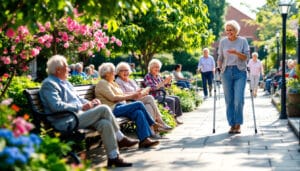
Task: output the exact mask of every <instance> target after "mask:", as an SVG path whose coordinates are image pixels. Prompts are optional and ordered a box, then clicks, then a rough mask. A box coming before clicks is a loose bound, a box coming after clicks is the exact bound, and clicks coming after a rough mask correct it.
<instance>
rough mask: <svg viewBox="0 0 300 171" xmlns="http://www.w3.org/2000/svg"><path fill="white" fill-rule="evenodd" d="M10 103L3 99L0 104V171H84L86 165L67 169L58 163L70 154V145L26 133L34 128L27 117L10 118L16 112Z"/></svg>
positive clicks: (8, 100) (66, 165)
mask: <svg viewBox="0 0 300 171" xmlns="http://www.w3.org/2000/svg"><path fill="white" fill-rule="evenodd" d="M11 103H12V100H11V99H6V100H4V101H2V102H1V104H0V112H1V117H0V124H1V127H2V128H0V170H25V171H38V170H62V171H67V170H70V171H71V170H87V168H88V167H89V162H85V164H84V165H71V166H70V165H68V164H67V161H66V160H65V159H62V158H63V157H64V156H65V155H66V154H67V153H68V152H69V151H71V147H70V145H71V144H70V143H63V142H61V141H60V140H59V139H58V138H51V137H49V136H47V135H46V136H43V137H42V138H40V137H39V136H37V135H36V134H33V133H30V130H32V129H33V127H34V126H33V125H32V124H31V123H29V122H27V121H26V120H25V119H28V117H24V118H22V117H17V118H14V117H13V116H14V115H15V112H17V111H16V109H17V108H16V106H14V104H11Z"/></svg>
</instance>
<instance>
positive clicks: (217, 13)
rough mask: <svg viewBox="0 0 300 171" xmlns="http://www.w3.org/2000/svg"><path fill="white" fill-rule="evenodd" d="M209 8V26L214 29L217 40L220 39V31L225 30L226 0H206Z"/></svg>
mask: <svg viewBox="0 0 300 171" xmlns="http://www.w3.org/2000/svg"><path fill="white" fill-rule="evenodd" d="M204 3H205V4H206V5H207V8H208V12H209V15H208V18H209V20H210V22H209V23H208V28H209V29H211V30H212V32H213V34H214V36H215V40H218V38H219V37H220V33H221V32H222V31H223V25H224V13H225V0H214V1H210V0H204Z"/></svg>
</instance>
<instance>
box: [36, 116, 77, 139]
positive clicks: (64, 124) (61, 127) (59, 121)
mask: <svg viewBox="0 0 300 171" xmlns="http://www.w3.org/2000/svg"><path fill="white" fill-rule="evenodd" d="M40 116H41V117H43V119H44V120H45V121H46V122H47V123H48V124H50V126H51V127H53V128H54V129H55V130H56V131H58V132H60V133H62V134H69V133H72V132H73V131H76V130H77V129H78V125H79V119H78V117H77V115H76V114H75V113H74V112H70V111H61V112H56V113H51V114H41V115H40Z"/></svg>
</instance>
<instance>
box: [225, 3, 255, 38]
mask: <svg viewBox="0 0 300 171" xmlns="http://www.w3.org/2000/svg"><path fill="white" fill-rule="evenodd" d="M225 20H226V21H227V20H236V21H237V22H238V23H239V24H240V26H241V30H240V36H243V37H246V38H248V39H251V40H258V38H257V36H256V30H257V29H258V26H257V25H250V24H249V23H248V22H247V21H246V20H253V19H252V18H251V17H249V16H248V15H246V14H245V13H243V12H242V11H240V10H238V9H236V8H235V7H233V6H229V7H228V8H227V12H226V14H225ZM224 35H225V33H223V34H222V36H224Z"/></svg>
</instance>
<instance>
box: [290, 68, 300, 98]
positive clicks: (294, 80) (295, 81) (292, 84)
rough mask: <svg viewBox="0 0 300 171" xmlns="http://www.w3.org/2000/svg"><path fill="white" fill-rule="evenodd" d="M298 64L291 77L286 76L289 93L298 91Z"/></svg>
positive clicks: (299, 71) (299, 84) (299, 81)
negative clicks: (294, 73)
mask: <svg viewBox="0 0 300 171" xmlns="http://www.w3.org/2000/svg"><path fill="white" fill-rule="evenodd" d="M299 67H300V66H299V65H298V66H297V68H296V75H295V76H294V77H293V78H287V88H288V92H289V93H293V94H299V93H300V78H299V75H300V70H299V69H300V68H299Z"/></svg>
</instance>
